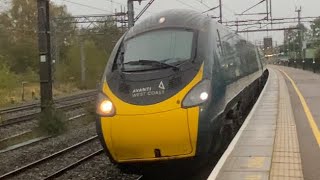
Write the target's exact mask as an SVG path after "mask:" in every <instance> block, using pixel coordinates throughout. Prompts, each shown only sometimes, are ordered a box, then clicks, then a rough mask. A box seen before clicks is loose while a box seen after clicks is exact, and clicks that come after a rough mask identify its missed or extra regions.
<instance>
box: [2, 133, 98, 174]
mask: <svg viewBox="0 0 320 180" xmlns="http://www.w3.org/2000/svg"><path fill="white" fill-rule="evenodd" d="M97 138H98V136H93V137H90V138H88V139H86V140H84V141H81V142H79V143H77V144H74V145H72V146H70V147H68V148H65V149H63V150H60V151H58V152H56V153H54V154H51V155H49V156H47V157H44V158H42V159H39V160H36V161H34V162H32V163H29V164H27V165H25V166H22V167H20V168H18V169H15V170H13V171H10V172H8V173H6V174H3V175H1V176H0V179H4V178H9V177H12V176H15V175H17V174H20V173H22V172H23V171H26V170H28V169H31V168H33V167H34V166H36V165H39V164H41V163H44V162H46V161H48V160H51V159H53V158H55V157H57V156H60V155H63V154H65V153H67V152H69V151H71V150H74V149H76V148H78V147H80V146H83V145H85V144H87V143H89V142H91V141H93V140H96V139H97Z"/></svg>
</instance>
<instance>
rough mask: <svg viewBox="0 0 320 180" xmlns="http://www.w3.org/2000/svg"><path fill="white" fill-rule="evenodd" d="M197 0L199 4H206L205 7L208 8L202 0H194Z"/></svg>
mask: <svg viewBox="0 0 320 180" xmlns="http://www.w3.org/2000/svg"><path fill="white" fill-rule="evenodd" d="M195 1H197V2H199V3H200V4H202V5H203V6H206V7H207V8H210V6H208V5H207V4H205V3H204V2H203V1H202V0H195Z"/></svg>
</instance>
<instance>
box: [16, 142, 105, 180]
mask: <svg viewBox="0 0 320 180" xmlns="http://www.w3.org/2000/svg"><path fill="white" fill-rule="evenodd" d="M100 148H101V145H100V143H99V141H98V139H97V140H94V141H92V142H90V143H88V144H85V145H83V146H81V147H79V148H76V149H75V150H72V151H71V152H67V153H66V154H64V155H61V156H59V157H56V158H54V159H52V160H49V161H48V162H46V163H43V164H40V165H38V166H36V167H34V168H32V169H30V170H27V171H25V172H23V173H21V174H20V175H19V176H16V177H14V179H17V180H20V179H21V180H25V179H33V180H37V179H43V178H45V177H47V176H49V175H51V174H52V173H54V172H55V171H58V170H60V169H62V168H64V167H65V166H67V165H69V164H72V163H74V162H76V161H78V160H79V159H81V158H83V157H85V156H87V155H89V154H91V153H93V152H95V151H97V150H99V149H100Z"/></svg>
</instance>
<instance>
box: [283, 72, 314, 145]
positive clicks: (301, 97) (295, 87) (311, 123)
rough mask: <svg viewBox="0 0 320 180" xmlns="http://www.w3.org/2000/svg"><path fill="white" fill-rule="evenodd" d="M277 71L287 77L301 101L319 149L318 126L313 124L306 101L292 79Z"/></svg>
mask: <svg viewBox="0 0 320 180" xmlns="http://www.w3.org/2000/svg"><path fill="white" fill-rule="evenodd" d="M279 71H281V72H282V73H283V74H284V75H285V76H287V78H288V79H289V80H290V82H291V84H292V86H293V87H294V89H295V90H296V93H297V94H298V96H299V99H300V101H301V104H302V106H303V110H304V112H305V114H306V116H307V118H308V121H309V125H310V127H311V129H312V132H313V135H314V137H315V138H316V140H317V142H318V145H319V147H320V131H319V128H318V126H317V124H316V122H315V120H314V118H313V116H312V113H311V111H310V109H309V107H308V105H307V103H306V100H305V99H304V97H303V95H302V94H301V92H300V90H299V88H298V87H297V85H296V83H295V82H294V81H293V79H292V78H291V77H290V76H289V75H288V74H287V73H286V72H284V71H282V70H280V69H279Z"/></svg>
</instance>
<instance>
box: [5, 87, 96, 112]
mask: <svg viewBox="0 0 320 180" xmlns="http://www.w3.org/2000/svg"><path fill="white" fill-rule="evenodd" d="M96 93H97V90H92V91H89V92H83V93H79V94H74V95H70V96H64V97H59V98H57V99H55V100H54V103H55V104H58V103H61V102H65V101H71V100H75V99H79V98H84V97H88V96H93V95H95V94H96ZM37 107H40V102H39V101H37V102H33V103H29V104H25V105H21V106H16V107H9V108H3V109H0V115H3V114H9V113H14V112H16V111H22V110H29V109H32V108H37Z"/></svg>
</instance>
